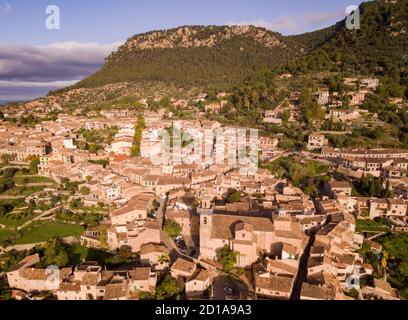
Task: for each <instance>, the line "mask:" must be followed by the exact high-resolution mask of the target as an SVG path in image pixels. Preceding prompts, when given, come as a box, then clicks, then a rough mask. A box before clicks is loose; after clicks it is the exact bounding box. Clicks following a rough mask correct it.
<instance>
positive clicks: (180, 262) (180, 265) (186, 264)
mask: <svg viewBox="0 0 408 320" xmlns="http://www.w3.org/2000/svg"><path fill="white" fill-rule="evenodd" d="M171 269H172V270H179V271H183V272H190V273H193V272H194V270H195V269H196V264H195V263H194V262H190V261H188V260H185V259H182V258H178V259H177V260H176V262H174V264H173V266H172V267H171Z"/></svg>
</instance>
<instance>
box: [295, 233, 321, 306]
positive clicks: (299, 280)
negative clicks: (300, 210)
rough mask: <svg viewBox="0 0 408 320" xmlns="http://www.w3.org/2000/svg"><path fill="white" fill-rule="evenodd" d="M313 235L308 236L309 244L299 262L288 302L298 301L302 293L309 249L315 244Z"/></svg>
mask: <svg viewBox="0 0 408 320" xmlns="http://www.w3.org/2000/svg"><path fill="white" fill-rule="evenodd" d="M315 239H316V236H315V233H314V232H313V234H311V235H310V237H309V243H308V244H307V246H306V248H305V251H304V252H303V255H302V257H301V258H300V261H299V270H298V274H297V276H296V279H295V283H294V285H293V289H292V294H291V296H290V300H300V293H301V291H302V285H303V283H304V282H305V281H306V279H307V262H308V259H309V256H310V249H311V248H312V246H313V244H314V242H315Z"/></svg>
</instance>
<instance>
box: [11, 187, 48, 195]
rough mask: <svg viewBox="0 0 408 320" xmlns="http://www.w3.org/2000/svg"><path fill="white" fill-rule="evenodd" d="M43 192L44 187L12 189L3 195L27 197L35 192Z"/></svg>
mask: <svg viewBox="0 0 408 320" xmlns="http://www.w3.org/2000/svg"><path fill="white" fill-rule="evenodd" d="M42 190H44V187H29V188H26V187H14V188H12V189H10V190H7V191H6V192H4V193H3V195H7V196H29V195H31V194H33V193H35V192H38V191H42Z"/></svg>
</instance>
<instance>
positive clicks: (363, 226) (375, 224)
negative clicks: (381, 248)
mask: <svg viewBox="0 0 408 320" xmlns="http://www.w3.org/2000/svg"><path fill="white" fill-rule="evenodd" d="M356 231H357V232H362V231H373V232H388V231H390V228H389V227H388V226H387V225H385V224H384V223H383V222H381V221H374V220H357V226H356Z"/></svg>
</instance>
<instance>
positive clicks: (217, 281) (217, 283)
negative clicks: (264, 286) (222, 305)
mask: <svg viewBox="0 0 408 320" xmlns="http://www.w3.org/2000/svg"><path fill="white" fill-rule="evenodd" d="M213 286H214V296H213V300H227V298H230V299H231V298H235V299H241V300H247V298H248V297H249V292H248V288H247V287H246V286H245V285H244V284H242V283H240V282H238V281H235V280H233V279H230V278H228V277H226V276H223V275H218V276H216V277H215V278H214V281H213ZM226 287H228V288H232V289H234V290H235V291H236V292H237V293H238V294H237V295H233V296H231V295H229V294H227V293H226V292H225V291H224V288H226Z"/></svg>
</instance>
